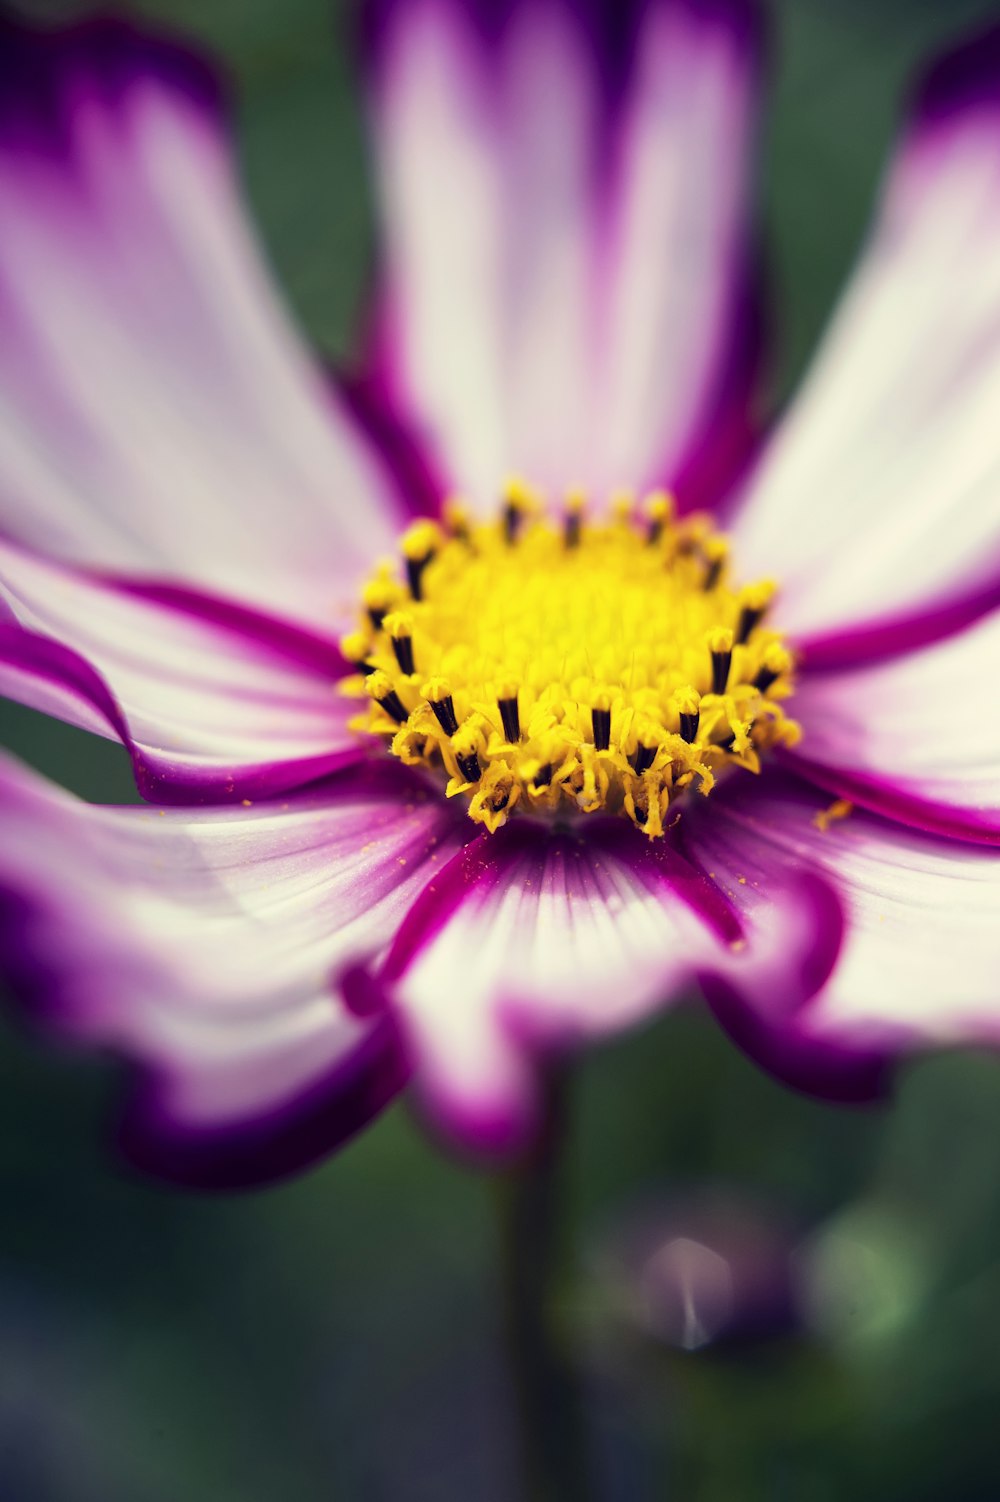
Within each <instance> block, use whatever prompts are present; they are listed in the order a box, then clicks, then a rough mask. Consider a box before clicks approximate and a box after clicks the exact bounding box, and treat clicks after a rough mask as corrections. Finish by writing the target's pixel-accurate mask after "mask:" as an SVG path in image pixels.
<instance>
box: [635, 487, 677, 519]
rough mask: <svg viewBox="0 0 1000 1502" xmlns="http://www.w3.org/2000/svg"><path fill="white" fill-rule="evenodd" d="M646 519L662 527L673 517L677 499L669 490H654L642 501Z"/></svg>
mask: <svg viewBox="0 0 1000 1502" xmlns="http://www.w3.org/2000/svg"><path fill="white" fill-rule="evenodd" d="M642 509H643V512H644V514H645V516H646V519H647V520H648V521H650V522H658V523H659V525H660V526H661V527H662V526H664V525H665V524H666V523H667V522H668V521H670V520H671V519H672V517H673V514H674V510H675V501H674V498H673V496H672V495H671V494H670V492H669V490H654V491H653V492H652V493H651V494H650V495H648V496H647V497H646V499H645V500H644V501H643V503H642Z"/></svg>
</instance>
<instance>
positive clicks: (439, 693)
mask: <svg viewBox="0 0 1000 1502" xmlns="http://www.w3.org/2000/svg"><path fill="white" fill-rule="evenodd" d="M420 692H421V693H422V694H423V696H424V698H425V699H426V700H427V702H428V703H429V704H440V702H441V700H442V699H447V698H448V697H449V695H450V694H451V684H450V683H449V682H448V679H447V678H428V680H427V682H426V683H425V684H424V685H423V687H422V688H421V690H420Z"/></svg>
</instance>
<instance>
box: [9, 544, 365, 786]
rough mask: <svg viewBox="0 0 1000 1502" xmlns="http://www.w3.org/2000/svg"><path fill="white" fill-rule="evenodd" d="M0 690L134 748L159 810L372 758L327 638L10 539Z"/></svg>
mask: <svg viewBox="0 0 1000 1502" xmlns="http://www.w3.org/2000/svg"><path fill="white" fill-rule="evenodd" d="M0 602H3V604H4V606H5V619H6V623H4V622H3V620H0V693H3V694H5V695H7V696H8V697H10V698H14V699H18V700H20V701H21V702H22V703H25V704H28V705H30V706H31V707H32V708H34V709H40V710H42V711H44V712H46V713H48V714H55V715H57V716H59V717H60V718H61V719H65V720H68V721H69V722H70V723H71V724H75V725H80V726H82V727H83V728H84V729H86V730H92V731H96V732H97V733H98V734H100V735H106V736H112V737H118V738H119V739H120V740H122V741H123V742H124V744H125V745H126V747H127V748H128V751H129V753H130V755H131V757H132V761H133V764H134V766H135V771H136V778H137V781H138V783H139V786H140V788H141V790H142V792H143V794H144V796H146V797H147V798H149V799H151V800H153V801H157V802H202V801H204V802H209V801H225V800H227V799H239V798H243V797H247V796H258V795H260V794H262V793H268V792H275V791H280V790H282V789H284V788H288V787H293V786H295V785H297V784H302V783H304V782H307V781H309V780H311V779H313V778H316V777H319V776H321V775H323V774H324V773H326V772H329V771H332V770H333V769H334V768H336V767H339V766H343V765H344V764H345V763H347V762H350V761H356V760H357V759H358V758H359V757H362V756H364V755H365V753H366V751H367V749H368V744H369V740H368V737H364V736H359V735H356V734H354V733H353V732H352V731H351V730H349V729H348V720H349V719H350V718H351V716H352V714H354V713H356V712H357V706H356V701H354V700H351V699H348V698H345V697H344V696H343V695H341V694H340V693H339V692H338V691H337V684H336V680H337V679H338V678H339V677H341V676H343V673H344V671H345V664H344V662H343V659H342V658H341V656H340V654H339V652H338V651H337V649H336V647H334V645H333V644H332V642H330V641H328V640H327V641H324V640H323V639H322V638H320V637H317V636H313V635H311V634H310V633H307V632H305V631H303V630H299V629H297V628H295V627H292V626H286V625H283V624H281V623H279V622H275V621H273V620H270V619H269V618H268V617H266V616H261V615H258V614H256V613H255V612H252V611H249V610H241V609H239V608H237V607H233V606H230V605H228V604H226V603H225V602H221V601H218V600H214V599H213V598H212V597H211V596H203V595H198V594H196V593H194V592H192V591H179V590H176V589H170V588H166V587H160V588H154V587H152V586H142V585H139V584H138V583H135V582H129V581H113V580H102V579H99V578H97V577H95V576H90V575H87V574H85V573H82V572H80V571H78V570H75V569H72V568H67V567H64V566H63V565H60V564H53V563H48V562H45V561H43V560H41V559H39V558H35V557H33V556H32V555H31V554H30V553H26V552H24V551H22V550H21V549H17V548H13V547H11V546H10V545H8V544H4V543H3V542H0Z"/></svg>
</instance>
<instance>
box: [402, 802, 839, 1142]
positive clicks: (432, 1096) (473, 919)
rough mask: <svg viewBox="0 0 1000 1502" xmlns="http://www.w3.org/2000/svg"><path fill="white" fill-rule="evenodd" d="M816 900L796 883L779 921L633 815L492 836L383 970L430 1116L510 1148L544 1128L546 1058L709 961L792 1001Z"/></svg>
mask: <svg viewBox="0 0 1000 1502" xmlns="http://www.w3.org/2000/svg"><path fill="white" fill-rule="evenodd" d="M811 895H812V894H811V892H808V893H805V894H804V898H805V900H803V901H800V900H799V899H798V898H797V897H796V896H795V895H794V894H789V893H787V892H785V890H784V888H782V889H781V891H780V892H779V893H777V894H776V896H777V898H778V899H780V900H779V901H776V902H774V903H773V904H771V905H770V906H768V907H767V909H766V912H765V910H764V909H765V905H764V904H762V903H759V902H758V903H756V904H749V903H742V904H741V908H740V907H738V905H737V903H734V902H732V901H731V900H729V899H728V898H727V896H725V895H724V894H723V893H722V892H721V891H720V890H719V889H718V887H717V886H716V885H715V884H714V883H713V881H712V880H711V879H710V878H709V877H708V876H707V875H703V874H700V873H698V872H697V871H696V870H695V869H694V868H693V867H692V866H691V865H690V864H689V863H688V862H687V861H686V860H685V859H684V857H683V856H681V855H679V854H678V853H677V851H675V850H674V849H672V848H671V847H670V845H668V844H667V843H666V842H664V841H658V842H656V843H655V844H654V843H651V842H650V841H647V840H646V839H645V838H644V836H642V835H641V834H639V833H638V831H637V830H635V829H633V828H631V827H630V826H628V825H626V824H625V823H624V822H623V821H620V820H604V821H598V820H594V821H588V822H587V823H586V825H585V826H584V827H583V829H582V830H580V831H579V833H578V834H577V835H575V836H573V835H569V834H567V835H564V836H561V835H558V834H554V833H552V832H551V831H548V830H545V829H542V828H540V827H538V826H533V825H531V824H528V823H526V822H522V823H519V824H514V825H510V826H508V827H507V829H506V830H504V831H503V832H502V833H501V834H499V835H495V836H492V837H489V836H487V837H481V838H480V839H479V840H478V841H477V842H476V843H474V844H473V845H470V846H469V847H468V848H467V849H466V850H465V851H463V852H462V853H461V854H460V855H459V856H457V857H456V858H455V859H454V860H453V862H452V864H451V865H450V866H449V867H448V869H447V870H445V871H442V872H441V874H440V876H438V877H436V878H435V880H434V881H433V882H432V883H431V884H430V886H429V887H428V889H427V891H426V892H425V893H424V894H423V896H422V897H421V898H420V899H419V901H418V902H417V903H416V904H415V906H414V908H413V910H412V911H411V912H410V913H409V914H408V916H407V919H406V922H405V923H404V925H403V927H402V928H401V930H400V933H399V937H398V938H397V940H396V943H395V945H394V947H393V949H392V952H391V954H390V955H389V957H388V959H387V961H386V966H385V969H384V972H383V975H382V981H383V983H384V984H385V985H386V986H387V988H388V991H389V993H390V996H391V997H392V998H394V1001H395V1005H396V1009H397V1011H398V1013H399V1015H400V1017H401V1019H402V1024H403V1030H404V1033H405V1035H406V1036H407V1037H408V1039H409V1042H410V1047H411V1050H412V1053H413V1058H414V1067H415V1079H416V1085H417V1088H418V1090H419V1092H420V1094H421V1097H422V1100H423V1102H424V1104H425V1106H426V1108H427V1110H428V1112H429V1114H430V1116H431V1119H432V1120H433V1121H434V1122H436V1123H437V1124H438V1125H439V1126H441V1127H442V1128H443V1129H444V1130H445V1131H446V1132H447V1133H449V1134H450V1135H452V1136H456V1137H458V1138H459V1140H461V1141H463V1142H464V1143H466V1144H467V1145H469V1146H471V1147H472V1148H474V1149H477V1150H480V1151H486V1152H505V1151H510V1150H512V1149H514V1148H516V1147H518V1146H521V1145H523V1144H524V1142H525V1141H526V1140H527V1139H528V1138H529V1137H530V1135H531V1132H532V1130H533V1128H534V1127H535V1126H536V1125H537V1112H538V1105H539V1102H538V1097H537V1073H536V1071H537V1064H538V1061H539V1055H540V1054H544V1053H545V1052H546V1051H547V1050H551V1049H558V1050H562V1049H565V1048H567V1047H569V1046H572V1045H574V1044H576V1043H580V1042H583V1041H585V1040H587V1039H592V1038H595V1037H600V1036H603V1035H605V1034H608V1033H613V1032H616V1031H618V1030H619V1029H622V1028H625V1027H629V1026H632V1025H634V1024H635V1023H636V1022H638V1021H640V1020H641V1019H643V1018H644V1017H647V1016H649V1014H650V1013H651V1012H654V1011H657V1010H660V1009H662V1008H663V1007H665V1006H667V1005H669V1004H670V1002H672V1001H675V1000H677V998H678V997H679V996H680V995H682V994H683V993H684V992H685V990H686V989H687V988H688V987H689V986H690V984H691V981H692V979H693V977H694V975H695V973H696V972H697V971H698V970H699V969H700V968H702V967H705V968H707V969H710V970H711V969H714V968H716V967H719V968H721V969H723V970H725V971H727V972H728V971H729V970H730V969H733V970H734V971H736V972H737V973H738V974H739V975H740V976H741V977H742V978H743V979H744V981H745V984H746V985H747V987H748V988H749V989H751V990H753V989H754V988H761V989H762V990H763V991H765V992H769V991H770V990H771V988H772V987H773V986H774V985H775V984H777V983H778V982H779V980H780V981H782V982H785V981H786V980H787V986H788V988H789V990H790V991H791V990H792V989H794V987H795V984H796V981H795V978H794V975H786V972H788V971H789V969H790V968H793V967H794V963H795V959H796V956H798V955H799V954H800V952H805V953H807V952H809V951H810V950H811V949H812V948H813V947H814V945H815V941H816V935H815V932H814V927H813V924H814V920H815V917H816V914H815V912H814V910H813V908H812V907H811V906H810V905H809V903H810V901H811ZM741 896H742V894H741Z"/></svg>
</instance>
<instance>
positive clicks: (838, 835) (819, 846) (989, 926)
mask: <svg viewBox="0 0 1000 1502" xmlns="http://www.w3.org/2000/svg"><path fill="white" fill-rule="evenodd" d="M711 801H712V804H713V807H712V809H711V815H710V817H704V818H701V819H698V820H697V821H692V822H691V823H690V824H689V827H688V837H687V848H688V852H689V854H691V855H692V856H696V857H697V859H698V861H699V863H700V864H701V865H702V867H703V868H709V867H711V868H712V869H715V870H716V871H728V872H729V873H732V876H735V875H736V873H739V875H741V876H743V877H744V878H745V880H746V882H747V885H748V886H749V887H751V888H756V889H759V890H761V891H765V892H766V891H767V890H768V889H773V888H774V886H775V884H778V883H780V882H782V881H786V882H787V881H788V880H789V877H790V875H794V879H795V880H801V881H807V880H809V879H815V877H816V875H819V876H820V877H822V878H823V880H824V881H826V882H828V883H829V884H830V885H831V887H832V888H833V889H834V890H835V892H836V893H837V896H838V898H839V901H840V903H841V904H842V907H843V910H844V916H845V928H844V935H843V943H842V945H841V946H840V949H839V953H838V954H836V956H835V958H836V963H835V964H834V965H832V966H826V967H825V968H827V969H828V970H829V975H828V978H827V979H826V980H825V982H823V983H821V984H819V985H817V986H815V987H813V994H812V999H811V1000H807V1001H806V1002H805V1003H802V1002H801V1001H800V1002H799V1003H798V1004H796V1005H794V1006H793V1007H791V1008H789V1007H788V1005H787V1004H786V997H785V996H784V995H783V994H782V992H781V991H777V992H776V993H775V994H774V995H772V996H771V997H767V996H759V997H758V998H756V999H753V998H750V1003H751V1004H750V1005H749V1006H747V1004H746V1003H747V998H746V996H744V997H743V998H742V1002H743V1004H742V1007H741V1009H740V1010H739V1012H738V1013H737V1010H736V1008H735V1007H734V1006H733V997H734V994H735V993H736V992H737V991H738V985H737V984H736V983H735V982H734V981H733V980H732V978H729V979H728V982H727V978H726V977H722V982H723V985H722V987H721V989H719V990H717V991H716V992H715V993H714V994H713V992H712V989H711V988H709V994H710V997H712V999H713V1000H716V1001H717V1002H718V1004H719V1007H720V1010H721V1012H722V1014H723V1020H724V1021H727V1022H730V1021H731V1022H733V1023H734V1028H733V1030H734V1031H735V1032H736V1034H737V1037H738V1039H739V1041H740V1042H742V1043H743V1045H744V1046H745V1047H747V1048H748V1050H749V1051H751V1052H754V1053H756V1054H757V1056H758V1057H760V1058H761V1060H762V1062H764V1063H765V1064H766V1065H767V1066H768V1067H770V1068H772V1069H773V1070H774V1071H775V1072H776V1073H778V1074H781V1075H783V1076H784V1077H785V1078H788V1079H790V1080H791V1081H792V1082H793V1083H795V1084H797V1085H800V1086H802V1087H804V1088H806V1089H809V1090H812V1091H814V1092H816V1093H820V1094H831V1095H837V1094H840V1095H844V1094H857V1095H859V1096H860V1095H864V1094H866V1093H874V1092H875V1091H876V1090H877V1089H879V1088H880V1087H881V1086H883V1085H884V1082H885V1077H886V1073H887V1065H888V1063H889V1062H890V1061H891V1060H892V1059H893V1058H896V1057H898V1056H900V1055H902V1054H906V1053H908V1052H910V1051H912V1050H914V1049H918V1048H935V1047H941V1046H945V1045H961V1044H989V1045H992V1046H995V1045H997V1044H1000V990H998V984H997V975H998V973H1000V925H998V923H997V913H998V911H1000V859H998V857H997V854H996V852H995V851H994V850H989V849H986V848H984V847H983V846H979V845H970V844H959V843H957V842H955V841H951V840H946V839H943V838H940V837H937V836H934V835H930V834H924V833H922V832H919V831H917V830H912V829H904V828H901V827H900V826H899V825H897V824H894V823H891V822H889V821H888V820H885V819H883V818H880V817H878V816H876V815H874V814H871V813H868V812H864V811H861V810H857V811H855V812H853V813H850V814H849V815H848V816H847V817H839V818H838V817H833V818H829V817H824V813H825V812H828V810H829V805H830V798H829V796H828V795H824V794H823V793H821V792H819V791H817V790H816V789H815V788H811V787H809V786H808V785H807V784H805V783H801V782H799V781H798V780H797V779H794V778H790V777H787V776H783V775H782V774H780V773H768V774H766V775H765V776H764V777H762V778H761V780H760V782H759V783H756V784H754V785H752V786H751V787H750V789H749V790H745V789H742V788H741V789H738V790H734V792H733V793H732V794H730V793H729V791H728V790H727V791H726V792H724V793H721V794H718V795H716V796H714V797H713V799H712V800H711ZM841 812H842V811H841ZM795 873H798V874H797V875H795ZM731 879H732V878H731ZM737 879H738V878H737ZM741 1034H742V1035H741Z"/></svg>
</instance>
